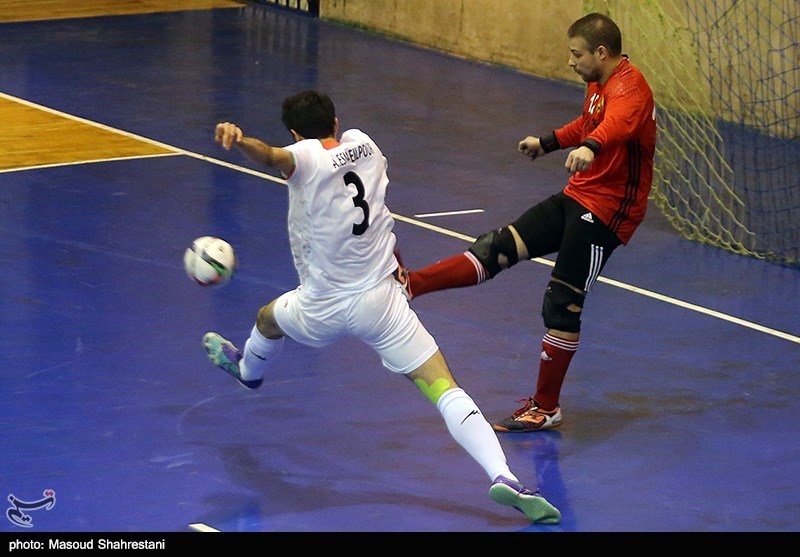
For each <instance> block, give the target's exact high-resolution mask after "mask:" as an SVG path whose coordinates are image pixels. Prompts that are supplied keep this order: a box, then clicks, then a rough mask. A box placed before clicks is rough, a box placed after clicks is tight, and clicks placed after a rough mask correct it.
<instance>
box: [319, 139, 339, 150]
mask: <svg viewBox="0 0 800 557" xmlns="http://www.w3.org/2000/svg"><path fill="white" fill-rule="evenodd" d="M319 142H320V143H322V146H323V147H324V148H325V149H335V148H336V147H338V146H339V145H341V143H339V142H338V141H336V140H335V139H320V140H319Z"/></svg>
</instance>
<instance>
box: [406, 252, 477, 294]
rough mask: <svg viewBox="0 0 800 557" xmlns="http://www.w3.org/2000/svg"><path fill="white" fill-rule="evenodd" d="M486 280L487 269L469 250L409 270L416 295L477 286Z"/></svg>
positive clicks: (412, 287) (412, 289) (409, 278)
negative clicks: (417, 268) (420, 267)
mask: <svg viewBox="0 0 800 557" xmlns="http://www.w3.org/2000/svg"><path fill="white" fill-rule="evenodd" d="M485 280H486V270H485V269H484V268H483V265H481V262H480V261H478V260H477V259H476V257H475V256H474V255H472V253H470V252H468V251H466V252H464V253H461V254H459V255H454V256H453V257H450V258H448V259H443V260H441V261H438V262H436V263H434V264H433V265H428V266H427V267H423V268H422V269H419V270H417V271H414V270H409V271H408V283H409V286H410V288H411V293H412V294H413V295H414V297H417V296H422V295H423V294H427V293H428V292H435V291H437V290H446V289H448V288H462V287H464V286H475V285H476V284H480V283H482V282H484V281H485Z"/></svg>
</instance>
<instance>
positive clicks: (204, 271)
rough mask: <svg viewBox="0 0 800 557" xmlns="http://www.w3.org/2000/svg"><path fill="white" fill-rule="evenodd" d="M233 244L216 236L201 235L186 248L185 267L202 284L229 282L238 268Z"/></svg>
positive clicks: (215, 284)
mask: <svg viewBox="0 0 800 557" xmlns="http://www.w3.org/2000/svg"><path fill="white" fill-rule="evenodd" d="M236 265H237V261H236V254H235V253H234V252H233V246H231V245H230V244H229V243H228V242H226V241H225V240H223V239H222V238H217V237H216V236H201V237H200V238H197V239H195V240H194V241H193V242H192V245H191V246H189V247H188V248H186V251H185V252H184V254H183V267H184V269H186V274H187V275H189V278H190V279H192V280H193V281H195V282H196V283H197V284H199V285H200V286H209V287H219V286H223V285H225V284H227V283H228V281H230V280H231V278H232V277H233V272H234V271H235V270H236Z"/></svg>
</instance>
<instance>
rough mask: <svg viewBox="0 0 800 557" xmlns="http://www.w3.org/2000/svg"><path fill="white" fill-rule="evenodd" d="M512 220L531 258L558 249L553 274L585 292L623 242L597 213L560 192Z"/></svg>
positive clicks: (554, 251) (554, 276)
mask: <svg viewBox="0 0 800 557" xmlns="http://www.w3.org/2000/svg"><path fill="white" fill-rule="evenodd" d="M512 224H513V226H514V228H515V229H516V230H517V232H518V233H519V235H520V237H521V238H522V241H523V242H525V246H527V248H528V255H529V256H530V258H531V259H533V258H534V257H542V256H543V255H549V254H551V253H556V252H557V253H558V255H557V256H556V264H555V267H554V268H553V272H552V276H553V278H557V279H559V280H562V281H564V282H566V283H567V284H569V285H571V286H573V287H575V288H579V289H581V290H583V291H584V292H589V290H590V289H591V287H592V285H593V284H594V282H595V281H596V280H597V277H599V276H600V271H602V270H603V267H605V264H606V262H607V261H608V258H609V257H611V253H612V252H613V251H614V250H615V249H616V248H617V247H618V246H619V245H620V244H621V243H622V242H621V241H620V239H619V238H618V237H617V235H616V234H614V233H613V232H612V231H611V229H609V228H608V227H607V226H606V225H605V224H604V223H602V222H601V221H600V219H599V218H597V216H596V215H594V214H593V213H592V212H591V211H589V210H588V209H586V207H584V206H583V205H581V204H580V203H578V202H577V201H575V200H574V199H572V198H571V197H569V196H567V195H566V194H564V193H563V192H559V193H557V194H555V195H552V196H550V197H548V198H547V199H545V200H544V201H541V202H540V203H537V204H536V205H534V206H533V207H531V208H530V209H528V210H527V211H525V212H524V213H523V214H522V215H521V216H520V217H519V218H518V219H517V220H516V221H514V222H513V223H512Z"/></svg>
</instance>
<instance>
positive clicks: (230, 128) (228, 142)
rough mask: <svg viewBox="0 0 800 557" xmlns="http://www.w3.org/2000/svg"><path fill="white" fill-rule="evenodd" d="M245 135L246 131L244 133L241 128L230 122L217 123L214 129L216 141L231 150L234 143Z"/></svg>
mask: <svg viewBox="0 0 800 557" xmlns="http://www.w3.org/2000/svg"><path fill="white" fill-rule="evenodd" d="M243 137H244V133H242V130H241V128H239V126H237V125H236V124H231V123H230V122H224V123H222V124H217V127H216V128H215V129H214V141H216V142H217V143H218V144H219V145H221V146H222V148H223V149H225V150H226V151H229V150H230V148H231V147H232V146H233V145H235V144H237V143H239V142H240V141H241V140H242V138H243Z"/></svg>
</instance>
